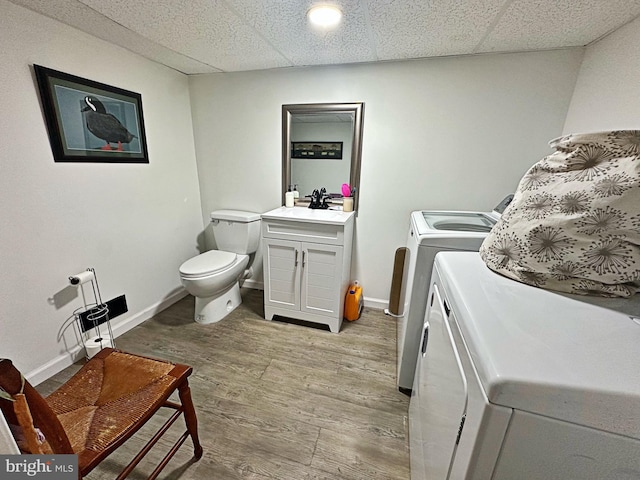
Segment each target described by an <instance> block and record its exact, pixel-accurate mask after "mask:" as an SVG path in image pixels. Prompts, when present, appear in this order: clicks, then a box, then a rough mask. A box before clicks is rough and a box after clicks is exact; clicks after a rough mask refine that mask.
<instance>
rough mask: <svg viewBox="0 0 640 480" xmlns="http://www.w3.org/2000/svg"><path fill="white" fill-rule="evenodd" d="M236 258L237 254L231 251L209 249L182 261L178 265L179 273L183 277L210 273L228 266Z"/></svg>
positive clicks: (201, 275)
mask: <svg viewBox="0 0 640 480" xmlns="http://www.w3.org/2000/svg"><path fill="white" fill-rule="evenodd" d="M236 258H237V255H236V254H235V253H232V252H224V251H222V250H209V251H208V252H205V253H201V254H200V255H198V256H197V257H193V258H191V259H189V260H187V261H186V262H184V263H183V264H182V265H181V266H180V275H182V276H183V277H185V278H189V277H203V276H205V275H211V274H212V273H216V272H219V271H220V270H225V269H227V268H229V267H230V266H231V265H232V264H233V263H234V262H235V261H236Z"/></svg>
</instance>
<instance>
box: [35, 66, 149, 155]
mask: <svg viewBox="0 0 640 480" xmlns="http://www.w3.org/2000/svg"><path fill="white" fill-rule="evenodd" d="M33 68H34V70H35V74H36V79H37V81H38V88H39V90H40V97H41V99H42V107H43V110H44V116H45V119H46V122H47V130H48V131H49V141H50V143H51V149H52V150H53V158H54V160H55V161H56V162H103V163H107V162H119V163H149V157H148V154H147V141H146V138H145V133H144V118H143V116H142V96H141V95H140V94H139V93H135V92H130V91H128V90H123V89H121V88H117V87H112V86H110V85H105V84H103V83H99V82H95V81H93V80H87V79H86V78H80V77H76V76H74V75H70V74H68V73H63V72H58V71H56V70H52V69H50V68H45V67H42V66H40V65H34V66H33Z"/></svg>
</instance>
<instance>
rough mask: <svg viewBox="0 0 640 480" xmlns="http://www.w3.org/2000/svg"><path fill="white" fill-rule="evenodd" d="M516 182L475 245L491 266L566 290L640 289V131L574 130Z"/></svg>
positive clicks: (619, 292) (610, 292) (626, 292)
mask: <svg viewBox="0 0 640 480" xmlns="http://www.w3.org/2000/svg"><path fill="white" fill-rule="evenodd" d="M550 145H551V147H552V148H555V150H556V151H555V152H554V153H553V154H551V155H549V156H547V157H545V158H543V159H542V160H541V161H539V162H538V163H536V164H535V165H534V166H533V167H531V169H530V170H529V171H528V172H527V173H526V174H525V176H524V177H523V178H522V180H521V181H520V184H519V185H518V188H517V190H516V193H515V195H514V199H513V201H512V202H511V204H510V205H509V207H508V208H507V209H506V210H505V212H504V214H503V215H502V218H501V219H500V220H499V221H498V223H497V224H496V225H495V226H494V228H493V229H492V230H491V232H490V233H489V235H488V236H487V238H486V239H485V241H484V243H483V244H482V246H481V248H480V255H481V257H482V259H483V260H484V261H485V263H486V264H487V266H488V267H489V268H491V269H492V270H494V271H496V272H498V273H500V274H502V275H505V276H507V277H509V278H512V279H514V280H518V281H520V282H523V283H527V284H530V285H535V286H538V287H542V288H547V289H550V290H558V291H562V292H568V293H577V294H584V295H601V296H619V297H627V296H630V295H633V294H634V293H636V292H638V291H640V131H635V130H625V131H611V132H601V133H590V134H574V135H567V136H563V137H560V138H558V139H555V140H552V141H551V142H550Z"/></svg>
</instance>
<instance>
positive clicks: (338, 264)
mask: <svg viewBox="0 0 640 480" xmlns="http://www.w3.org/2000/svg"><path fill="white" fill-rule="evenodd" d="M342 255H343V247H341V246H336V245H323V244H318V243H306V242H303V243H302V293H301V308H300V309H301V310H302V311H303V312H307V313H312V314H316V315H331V316H341V314H342V312H340V298H341V288H342V285H341V283H342V282H341V278H342Z"/></svg>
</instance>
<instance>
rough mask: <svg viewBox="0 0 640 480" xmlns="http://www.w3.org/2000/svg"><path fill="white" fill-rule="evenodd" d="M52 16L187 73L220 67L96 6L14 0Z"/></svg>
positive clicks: (64, 0)
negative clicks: (140, 31) (167, 44)
mask: <svg viewBox="0 0 640 480" xmlns="http://www.w3.org/2000/svg"><path fill="white" fill-rule="evenodd" d="M12 2H13V3H15V4H16V5H21V6H23V7H25V8H28V9H30V10H33V11H36V12H38V13H40V14H42V15H45V16H47V17H49V18H53V19H55V20H58V21H60V22H62V23H65V24H67V25H70V26H72V27H75V28H77V29H78V30H82V31H84V32H86V33H89V34H91V35H93V36H95V37H98V38H101V39H102V40H105V41H107V42H110V43H113V44H115V45H118V46H120V47H123V48H125V49H127V50H129V51H132V52H134V53H137V54H139V55H142V56H143V57H146V58H149V59H151V60H153V61H155V62H157V63H161V64H163V65H167V66H168V67H170V68H173V69H175V70H178V71H180V72H182V73H186V74H196V73H214V72H219V71H220V70H218V69H216V68H213V67H211V66H209V65H205V64H204V63H202V62H200V61H198V60H196V59H193V58H189V57H187V56H185V55H182V54H181V53H179V52H177V51H174V50H172V49H170V48H166V47H163V46H161V45H159V44H157V43H155V42H153V41H151V40H149V39H147V38H145V37H143V36H142V35H140V34H138V33H136V32H135V31H133V30H130V29H128V28H125V27H123V26H122V25H120V24H118V23H116V22H114V21H113V20H111V19H109V18H106V17H104V16H102V15H97V14H96V12H95V10H93V9H92V8H90V7H88V6H86V5H84V4H82V3H80V2H78V1H77V0H56V1H54V2H52V1H51V0H12Z"/></svg>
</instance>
